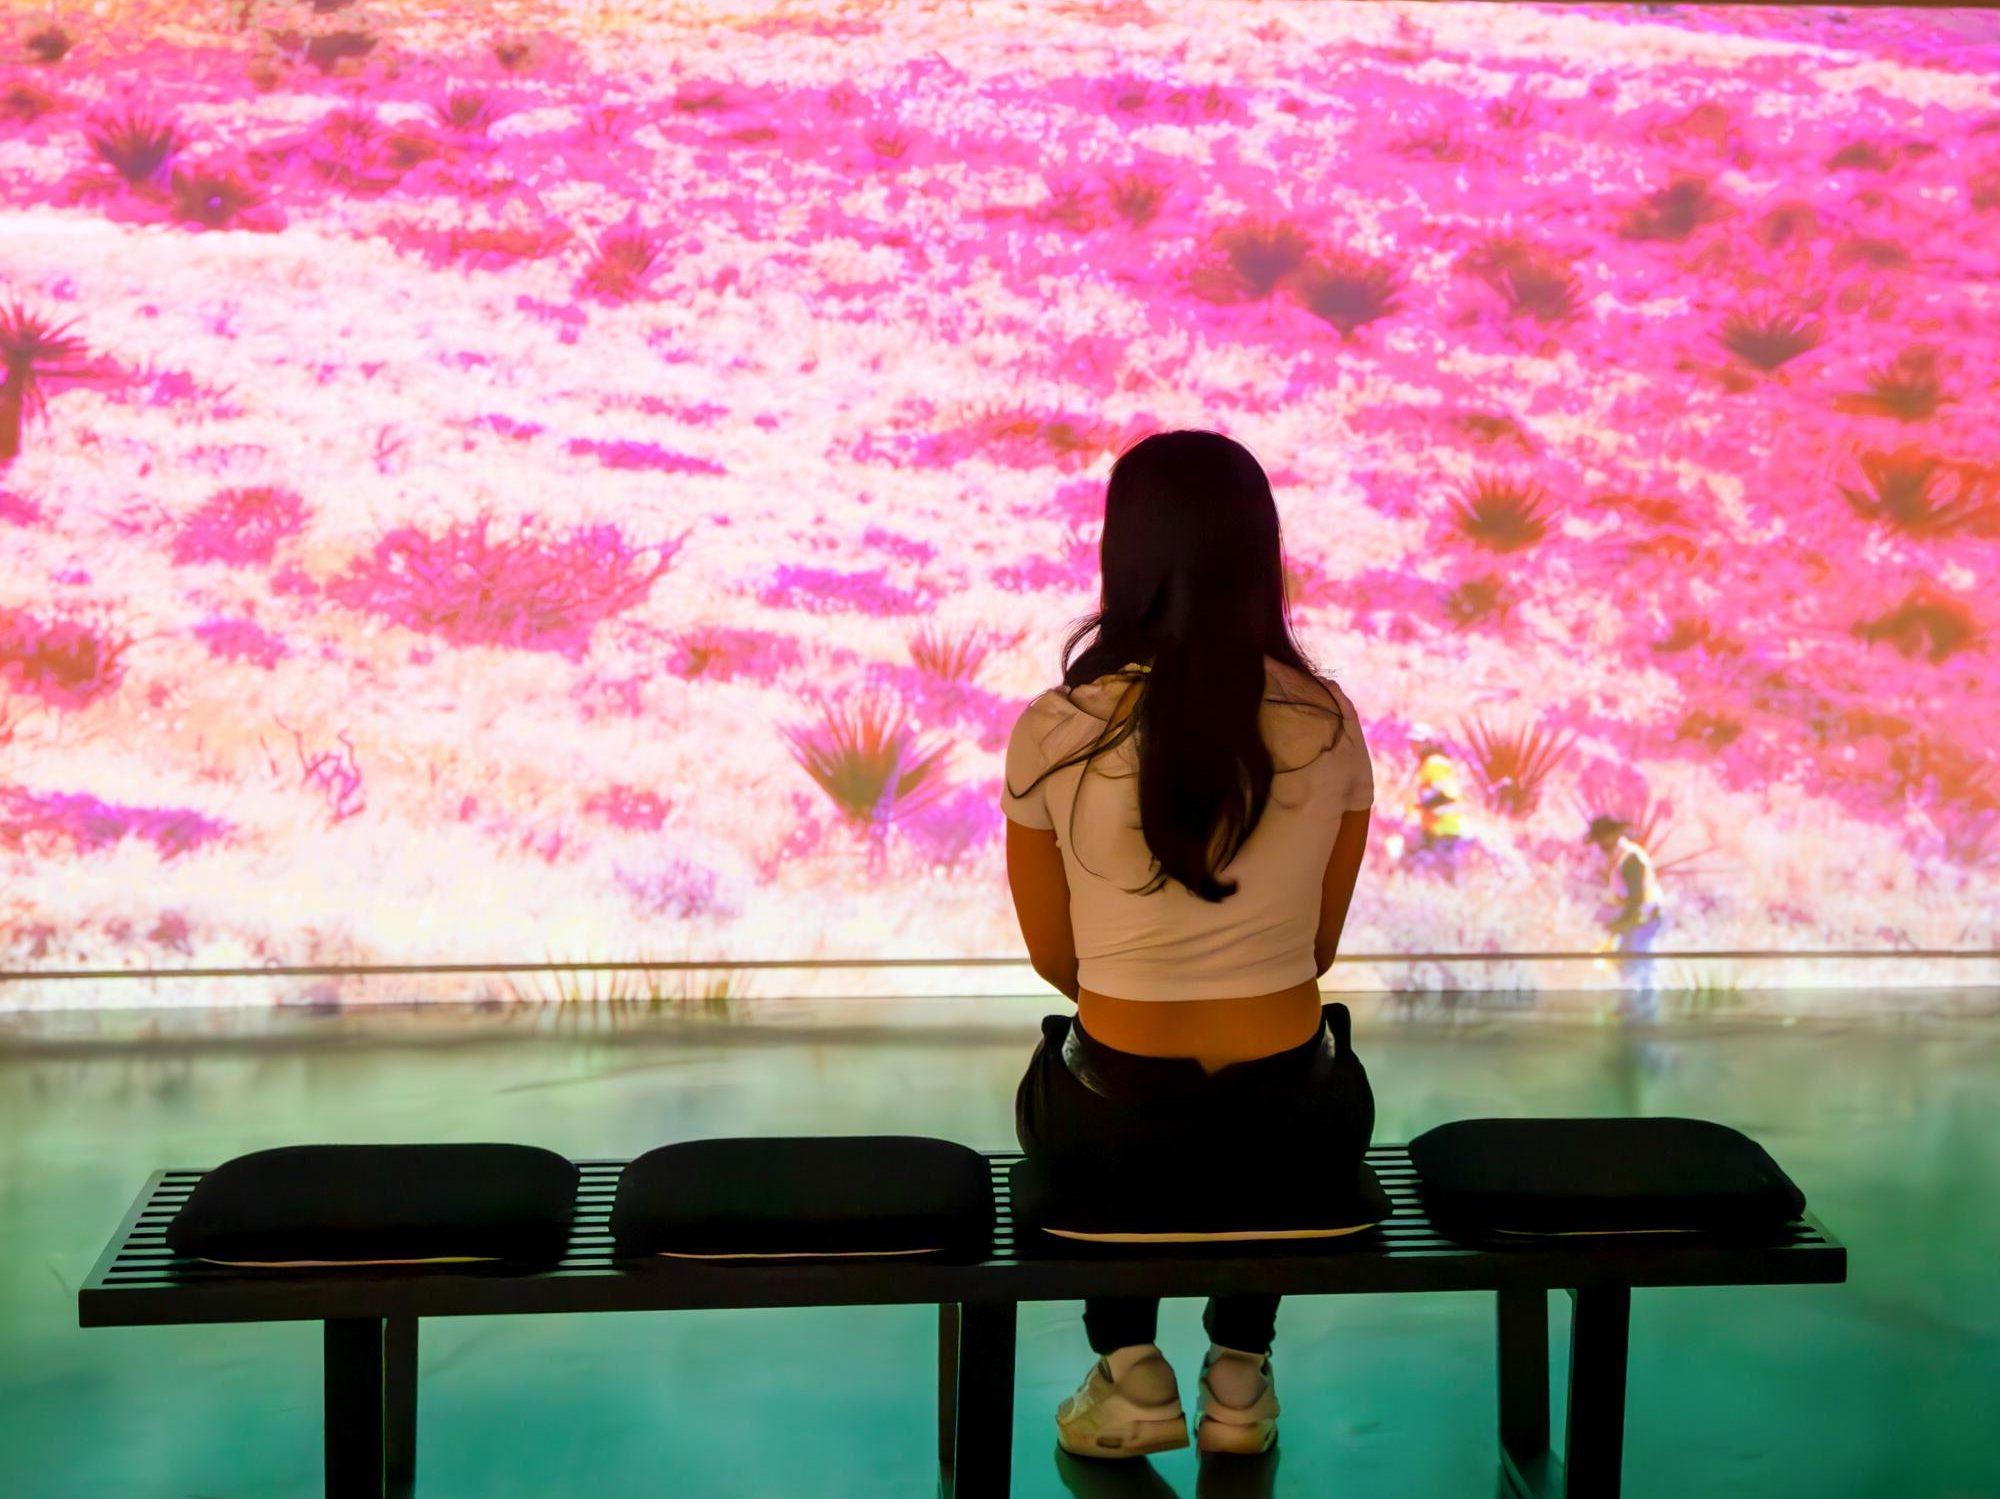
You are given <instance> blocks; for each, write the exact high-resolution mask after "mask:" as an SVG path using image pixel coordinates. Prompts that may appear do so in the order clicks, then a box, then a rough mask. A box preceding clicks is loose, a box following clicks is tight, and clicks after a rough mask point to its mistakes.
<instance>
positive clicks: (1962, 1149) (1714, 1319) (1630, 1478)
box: [0, 1000, 2000, 1499]
mask: <svg viewBox="0 0 2000 1499" xmlns="http://www.w3.org/2000/svg"><path fill="white" fill-rule="evenodd" d="M960 1004H961V1006H962V1009H959V1010H952V1011H949V1012H945V1011H943V1010H942V1009H941V1008H940V1007H938V1006H933V1007H932V1011H931V1012H930V1013H932V1014H934V1015H936V1014H944V1013H949V1014H951V1015H952V1016H953V1017H954V1019H953V1022H952V1023H950V1024H936V1023H928V1024H911V1023H907V1022H904V1021H897V1022H895V1023H892V1024H888V1025H881V1024H873V1025H871V1024H868V1023H866V1022H867V1020H868V1019H869V1018H870V1017H869V1016H868V1015H866V1014H865V1013H863V1012H862V1011H861V1010H860V1009H858V1008H856V1007H852V1006H850V1007H848V1008H847V1009H846V1010H844V1011H843V1012H842V1013H840V1014H838V1015H827V1016H824V1017H822V1018H821V1019H818V1020H814V1019H812V1018H811V1017H809V1016H807V1015H806V1014H805V1013H804V1012H803V1011H801V1012H798V1013H797V1014H796V1015H794V1016H793V1017H792V1018H790V1019H789V1021H788V1023H785V1024H781V1025H770V1024H762V1023H738V1024H734V1025H712V1024H710V1025H700V1026H688V1025H681V1024H665V1025H659V1024H649V1025H639V1024H634V1023H630V1022H623V1023H619V1024H617V1025H612V1024H610V1023H609V1021H608V1019H606V1018H604V1017H600V1016H583V1015H574V1014H573V1015H570V1016H565V1017H561V1020H562V1023H546V1024H543V1025H541V1026H540V1027H539V1029H537V1028H535V1027H531V1026H526V1025H522V1024H519V1023H512V1024H507V1025H504V1026H503V1025H501V1024H500V1023H499V1022H498V1021H496V1020H492V1019H488V1020H485V1021H468V1022H465V1023H462V1024H455V1025H449V1026H446V1027H444V1028H443V1029H442V1030H441V1031H438V1032H436V1033H426V1034H423V1035H419V1034H417V1033H416V1032H415V1031H413V1030H412V1029H411V1028H410V1027H408V1026H406V1025H397V1026H390V1027H377V1028H373V1029H371V1028H370V1027H367V1026H356V1025H355V1024H354V1023H352V1022H351V1021H349V1020H347V1019H341V1020H338V1021H336V1020H330V1019H320V1020H314V1019H311V1018H301V1019H297V1020H293V1021H287V1022H285V1023H280V1024H275V1025H273V1024H269V1023H260V1024H259V1025H257V1026H255V1027H252V1028H251V1031H252V1032H254V1033H244V1032H243V1028H242V1027H240V1026H239V1025H238V1024H237V1023H236V1022H234V1021H232V1020H230V1019H229V1018H228V1017H217V1020H216V1023H215V1025H214V1027H213V1033H212V1034H210V1033H208V1030H207V1029H206V1028H205V1027H204V1026H203V1025H202V1024H201V1023H194V1024H188V1023H186V1022H185V1021H184V1023H183V1024H182V1025H181V1026H180V1027H178V1028H177V1029H176V1030H175V1033H174V1035H173V1036H171V1037H170V1038H168V1039H165V1040H161V1041H158V1042H155V1043H151V1044H130V1043H125V1044H109V1043H106V1042H103V1041H93V1040H89V1039H71V1040H67V1041H55V1040H52V1039H50V1037H49V1035H48V1034H47V1032H46V1031H44V1032H43V1033H42V1034H40V1035H37V1036H33V1037H30V1036H28V1035H25V1034H23V1033H21V1031H20V1030H19V1029H18V1028H15V1029H13V1030H10V1029H8V1028H6V1027H0V1206H4V1213H5V1217H4V1223H5V1226H6V1240H7V1246H8V1250H9V1252H8V1253H7V1255H6V1256H5V1259H4V1261H0V1495H7V1496H20V1499H100V1496H102V1499H112V1496H116V1499H146V1496H162V1499H165V1496H172V1499H197V1496H199V1499H223V1496H229V1499H251V1496H258V1499H265V1496H268V1499H280V1496H283V1499H292V1496H299V1499H303V1496H307V1495H311V1494H314V1493H316V1492H317V1485H318V1478H319V1460H320V1457H319V1426H318V1422H319V1386H318V1359H319V1342H318V1327H317V1326H316V1325H314V1324H286V1325H275V1326H248V1327H221V1328H210V1329H202V1328H164V1329H144V1328H134V1329H115V1328H113V1329H95V1330H92V1331H88V1332H84V1331H80V1330H78V1328H77V1326H76V1302H75V1295H74V1292H75V1288H76V1286H77V1284H78V1282H79V1281H80V1280H81V1279H82V1277H83V1276H84V1274H85V1273H86V1272H87V1270H88V1268H89V1266H90V1264H91V1262H92V1261H93V1259H94V1258H95V1257H96V1255H97V1253H98V1251H99V1249H100V1248H101V1247H102V1244H103V1241H104V1238H105V1236H106V1235H107V1234H108V1233H109V1232H110V1231H111V1230H112V1228H113V1227H115V1226H116V1224H117V1221H118V1218H119V1215H120V1214H121V1213H122V1211H123V1210H124V1208H125V1206H126V1204H127V1203H128V1201H129V1200H130V1198H131V1196H132V1193H133V1192H134V1190H135V1189H136V1188H137V1187H138V1185H139V1184H140V1182H141V1181H142V1180H143V1179H144V1177H145V1175H146V1173H147V1172H148V1171H149V1170H150V1169H152V1168H153V1167H155V1166H158V1165H165V1164H175V1165H210V1164H213V1163H214V1162H216V1161H218V1160H220V1159H222V1158H224V1157H227V1156H229V1155H232V1154H235V1153H238V1152H240V1151H244V1150H249V1149H254V1148H257V1147H260V1146H266V1145H274V1144H280V1143H288V1142H298V1141H305V1140H311V1139H342V1140H375V1141H400V1140H486V1139H494V1140H523V1141H529V1142H532V1143H534V1144H538V1145H545V1146H549V1147H551V1148H553V1149H555V1150H558V1151H562V1152H565V1153H567V1154H569V1155H572V1156H621V1155H629V1154H633V1153H636V1152H638V1151H641V1150H644V1149H646V1148H648V1147H650V1146H652V1145H656V1144H659V1143H662V1142H664V1141H668V1140H674V1139H681V1138H687V1137H691V1136H699V1135H710V1134H731V1133H759V1134H782V1133H793V1132H797V1133H807V1132H831V1131H842V1132H910V1133H925V1134H938V1135H945V1136H949V1137H952V1138H955V1139H959V1140H963V1141H965V1142H967V1143H969V1144H973V1145H979V1146H989V1147H1005V1146H1009V1145H1011V1144H1012V1127H1011V1119H1010V1108H1011V1102H1012V1095H1013V1087H1014V1082H1015V1079H1016V1077H1017V1076H1018V1075H1019V1072H1020V1069H1021V1065H1022V1062H1023V1060H1024V1058H1025V1056H1026V1053H1027V1051H1028V1049H1029V1047H1030V1045H1031V1044H1032V1041H1033V1038H1034V1022H1035V1018H1036V1017H1037V1016H1038V1015H1039V1014H1040V1013H1041V1010H1042V1008H1043V1007H1042V1006H1041V1005H1040V1004H1039V1003H1037V1002H1033V1001H1029V1002H1019V1001H998V1000H982V1001H965V1002H960ZM961 1014H962V1017H963V1023H962V1024H961V1023H958V1020H957V1018H956V1017H958V1016H960V1015H961ZM1357 1045H1358V1046H1359V1047H1360V1049H1361V1053H1362V1056H1363V1058H1364V1060H1365V1061H1366V1062H1367V1064H1368V1066H1369V1069H1370V1072H1371V1074H1372V1076H1373V1079H1374V1084H1375V1090H1376V1096H1377V1099H1378V1101H1379V1105H1380V1126H1379V1128H1378V1131H1377V1135H1378V1138H1380V1139H1383V1140H1402V1139H1407V1138H1409V1137H1410V1136H1411V1135H1412V1134H1414V1133H1416V1132H1418V1131H1420V1130H1422V1129H1424V1128H1426V1127H1428V1126H1429V1125H1431V1124H1434V1123H1437V1122H1439V1121H1440V1120H1444V1119H1448V1118H1454V1117H1462V1116H1467V1115H1479V1114H1495V1113H1541V1114H1600V1113H1606V1114H1608V1113H1627V1112H1640V1113H1657V1114H1691V1115H1700V1116H1704V1117H1708V1118H1713V1119H1718V1120H1722V1121H1724V1122H1727V1123H1730V1124H1734V1125H1737V1126H1739V1127H1741V1128H1743V1129H1746V1130H1748V1131H1750V1132H1751V1133H1752V1134H1754V1135H1755V1136H1756V1137H1757V1138H1758V1139H1760V1140H1761V1141H1763V1142H1764V1143H1765V1144H1766V1145H1767V1146H1768V1147H1769V1148H1770V1150H1771V1151H1772V1153H1773V1154H1774V1155H1775V1156H1776V1157H1777V1158H1778V1160H1779V1161H1780V1162H1781V1163H1783V1164H1784V1165H1785V1166H1786V1168H1787V1169H1788V1170H1790V1171H1791V1173H1792V1174H1793V1175H1794V1177H1795V1178H1796V1179H1797V1180H1798V1181H1799V1183H1800V1184H1801V1185H1802V1186H1803V1187H1804V1188H1805V1191H1806V1193H1807V1196H1808V1198H1809V1200H1810V1201H1811V1203H1812V1206H1813V1207H1814V1209H1815V1210H1816V1211H1817V1212H1818V1213H1819V1214H1820V1215H1821V1217H1822V1218H1823V1219H1824V1220H1825V1221H1826V1222H1827V1224H1828V1226H1829V1227H1830V1228H1832V1229H1833V1231H1834V1232H1835V1233H1837V1234H1839V1235H1840V1236H1842V1237H1843V1238H1844V1239H1845V1240H1846V1241H1847V1243H1848V1245H1849V1247H1850V1251H1851V1255H1852V1259H1851V1280H1850V1282H1849V1283H1848V1284H1847V1285H1844V1286H1824V1287H1819V1286H1808V1287H1780V1288H1774V1289H1769V1290H1759V1289H1722V1290H1669V1291H1650V1292H1648V1291H1642V1292H1640V1293H1638V1294H1637V1295H1636V1296H1635V1298H1634V1301H1633V1309H1632V1369H1631V1386H1630V1405H1629V1424H1628V1430H1629V1438H1628V1445H1627V1449H1626V1469H1625V1471H1626V1492H1627V1494H1629V1495H1631V1496H1634V1499H1645V1496H1661V1499H1663V1496H1667V1495H1676V1496H1678V1495H1688V1494H1700V1495H1703V1496H1719V1495H1735V1494H1742V1495H1758V1496H1766V1499H1786V1496H1797V1499H1833V1496H1850V1495H1851V1496H1862V1495H1869V1496H1873V1495H1883V1496H1897V1499H1976V1496H1993V1499H2000V1443H1996V1440H1995V1419H1996V1413H2000V1026H1996V1025H1995V1024H1993V1023H1990V1022H1988V1023H1983V1024H1982V1023H1978V1022H1944V1021H1939V1022H1926V1023H1905V1024H1897V1023H1893V1022H1885V1023H1883V1024H1880V1025H1820V1026H1812V1025H1808V1024H1799V1025H1795V1026H1777V1025H1762V1026H1754V1027H1753V1026H1747V1025H1737V1026H1733V1027H1724V1026H1721V1025H1716V1026H1711V1027H1686V1026H1683V1027H1673V1028H1668V1029H1666V1030H1664V1031H1662V1032H1660V1033H1658V1034H1657V1035H1655V1036H1654V1037H1651V1038H1641V1037H1638V1036H1636V1035H1634V1034H1631V1033H1622V1032H1620V1031H1618V1030H1617V1029H1615V1028H1600V1027H1591V1026H1557V1025H1547V1024H1540V1023H1536V1022H1532V1021H1516V1022H1508V1021H1505V1020H1498V1021H1494V1022H1492V1023H1484V1024H1482V1023H1477V1022H1475V1023H1470V1024H1468V1023H1459V1024H1452V1025H1442V1024H1407V1023H1397V1022H1394V1021H1391V1020H1389V1019H1386V1018H1379V1017H1373V1016H1372V1015H1371V1013H1370V1012H1366V1011H1364V1012H1363V1015H1362V1020H1361V1023H1360V1025H1359V1027H1358V1031H1357ZM1076 1311H1077V1308H1076V1306H1075V1305H1074V1304H1070V1303H1047V1304H1036V1305H1030V1306H1026V1307H1024V1308H1022V1318H1021V1349H1020V1375H1019V1386H1018V1416H1017V1421H1016V1427H1015V1432H1016V1435H1015V1464H1016V1469H1015V1473H1016V1476H1015V1484H1014V1493H1015V1494H1017V1495H1021V1496H1044V1495H1060V1494H1063V1493H1066V1492H1077V1493H1083V1494H1106V1495H1142V1494H1143V1495H1166V1494H1180V1495H1183V1496H1190V1495H1195V1494H1201V1495H1205V1496H1221V1495H1224V1494H1228V1495H1238V1496H1241V1495H1259V1494H1276V1495H1292V1496H1305V1495H1315V1496H1317V1495H1331V1494H1339V1495H1343V1496H1352V1499H1362V1496H1384V1499H1390V1496H1393V1499H1426V1496H1439V1499H1444V1496H1452V1499H1458V1496H1465V1495H1480V1496H1485V1495H1489V1494H1491V1493H1492V1491H1493V1473H1494V1449H1493V1351H1492V1343H1491V1321H1492V1307H1491V1302H1490V1298H1487V1297H1481V1296H1473V1295H1437V1296H1424V1297H1417V1296H1402V1297H1350V1298H1322V1299H1318V1300H1311V1301H1293V1302H1290V1303H1288V1304H1287V1307H1286V1309H1285V1311H1284V1313H1283V1315H1282V1317H1281V1320H1280V1324H1279V1332H1278V1339H1279V1341H1278V1349H1277V1370H1278V1377H1279V1388H1280V1391H1281V1392H1282V1394H1283V1396H1284V1400H1285V1418H1284V1435H1283V1440H1282V1445H1281V1452H1280V1454H1279V1457H1278V1459H1277V1461H1276V1462H1275V1463H1266V1464H1252V1465H1250V1466H1249V1467H1247V1468H1243V1467H1238V1468H1234V1469H1230V1470H1227V1471H1223V1470H1216V1471H1212V1472H1209V1473H1207V1474H1202V1475H1199V1476H1198V1474H1197V1469H1196V1465H1195V1463H1194V1461H1193V1459H1192V1457H1191V1456H1190V1455H1189V1454H1186V1453H1177V1454H1173V1455H1171V1456H1169V1457H1166V1458H1162V1459H1158V1460H1156V1461H1155V1462H1154V1464H1153V1465H1152V1467H1151V1469H1150V1470H1141V1471H1139V1472H1131V1471H1129V1470H1122V1471H1121V1470H1118V1469H1116V1468H1115V1467H1109V1468H1108V1467H1107V1465H1090V1467H1089V1468H1088V1469H1083V1468H1077V1467H1074V1466H1072V1467H1061V1466H1059V1465H1058V1463H1057V1462H1056V1460H1055V1447H1054V1438H1053V1427H1052V1425H1051V1421H1050V1412H1051V1411H1052V1409H1053V1407H1054V1405H1055V1403H1056V1401H1057V1400H1058V1399H1059V1398H1060V1397H1061V1396H1062V1395H1064V1394H1066V1393H1067V1392H1068V1391H1069V1389H1070V1388H1071V1387H1072V1386H1073V1385H1074V1384H1075V1382H1076V1380H1077V1378H1078V1377H1079V1376H1080V1375H1081V1374H1082V1372H1083V1370H1084V1367H1085V1365H1086V1363H1087V1361H1088V1354H1087V1353H1086V1351H1085V1347H1084V1343H1083V1340H1082V1335H1081V1331H1080V1328H1079V1326H1078V1324H1077V1321H1076ZM933 1315H934V1314H933V1313H932V1312H931V1311H930V1310H928V1309H924V1308H867V1309H858V1310H856V1309H834V1310H812V1311H761V1312H736V1313H730V1312H709V1313H667V1314H659V1313H654V1314H639V1315H622V1316H621V1315H605V1316H593V1317H567V1318H564V1317H529V1318H514V1319H487V1318H462V1319H447V1320H441V1321H432V1322H426V1323H425V1324H424V1330H423V1340H424V1341H423V1353H422V1361H421V1370H422V1407H421V1416H420V1435H419V1441H418V1448H419V1459H418V1463H419V1466H418V1492H419V1493H420V1494H423V1495H430V1496H450V1499H464V1496H481V1499H514V1496H519V1499H558V1496H567V1495H593V1494H605V1495H610V1494H616V1495H649V1494H658V1495H662V1496H669V1495H670V1496H675V1499H679V1496H690V1499H725V1496H738V1495H741V1496H758V1499H766V1496H785V1499H805V1496H811V1495H842V1496H845V1495H870V1496H873V1495H911V1496H922V1495H928V1494H930V1493H932V1492H933V1482H934V1479H933V1468H932V1466H931V1459H932V1441H933V1438H932V1421H933V1415H932V1409H933V1408H932V1403H931V1402H932V1399H933V1383H932V1381H933V1375H932V1364H931V1359H932V1357H933V1352H932V1349H933V1343H932V1339H933V1336H934V1331H933V1330H934V1321H933ZM1561 1316H1562V1312H1561V1310H1560V1306H1559V1305H1558V1310H1557V1317H1558V1325H1559V1326H1560V1325H1561V1323H1560V1319H1561ZM1162 1342H1163V1344H1164V1345H1165V1346H1166V1349H1167V1352H1168V1353H1169V1355H1170V1356H1171V1357H1172V1358H1173V1359H1174V1360H1175V1362H1176V1364H1177V1365H1178V1366H1179V1367H1180V1368H1181V1369H1182V1370H1183V1377H1184V1379H1185V1378H1186V1377H1187V1371H1189V1370H1191V1369H1192V1368H1193V1367H1194V1366H1195V1364H1196V1363H1197V1361H1198V1359H1199V1354H1200V1349H1201V1346H1202V1340H1201V1335H1200V1333H1199V1331H1198V1329H1197V1326H1196V1308H1195V1305H1194V1304H1193V1303H1191V1302H1188V1303H1170V1304H1169V1306H1168V1308H1167V1315H1166V1318H1165V1320H1164V1324H1163V1332H1162Z"/></svg>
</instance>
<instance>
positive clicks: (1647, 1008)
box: [1584, 817, 1666, 1020]
mask: <svg viewBox="0 0 2000 1499" xmlns="http://www.w3.org/2000/svg"><path fill="white" fill-rule="evenodd" d="M1584 836H1585V838H1586V839H1587V840H1588V841H1589V842H1591V843H1594V844H1596V845H1597V846H1598V847H1599V848H1600V849H1602V850H1603V851H1604V854H1605V859H1606V862H1607V865H1608V868H1609V873H1610V883H1611V899H1610V902H1609V903H1608V904H1607V905H1606V906H1605V908H1604V910H1603V912H1602V916H1603V920H1604V930H1605V938H1604V941H1603V942H1602V943H1600V944H1599V950H1600V951H1617V952H1621V953H1638V954H1640V955H1641V956H1639V957H1629V958H1626V959H1625V960H1624V961H1623V962H1621V963H1620V964H1619V965H1618V970H1619V971H1618V987H1619V992H1620V1004H1619V1010H1620V1013H1621V1014H1623V1015H1624V1016H1625V1017H1626V1018H1627V1019H1630V1020H1656V1019H1658V1018H1659V1013H1660V986H1659V974H1658V972H1657V969H1658V967H1659V960H1658V959H1657V958H1655V957H1653V956H1652V953H1653V949H1654V948H1655V947H1656V946H1657V945H1658V944H1659V938H1660V927H1661V925H1662V924H1663V923H1664V922H1665V920H1666V907H1665V903H1664V901H1663V899H1662V896H1661V891H1660V876H1659V871H1658V870H1656V869H1655V868H1654V867H1653V856H1652V855H1651V854H1650V853H1648V852H1647V851H1646V849H1645V847H1644V845H1642V844H1641V843H1640V842H1639V840H1638V839H1636V838H1634V837H1633V836H1632V825H1631V824H1630V823H1628V822H1625V821H1623V820H1622V819H1620V818H1616V817H1593V818H1592V819H1591V820H1590V831H1589V832H1588V833H1586V834H1585V835H1584Z"/></svg>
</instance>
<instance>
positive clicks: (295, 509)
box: [173, 485, 306, 567]
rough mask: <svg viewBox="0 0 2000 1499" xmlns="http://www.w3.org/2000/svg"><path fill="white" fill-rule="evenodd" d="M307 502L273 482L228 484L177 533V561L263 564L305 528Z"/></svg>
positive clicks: (234, 565)
mask: <svg viewBox="0 0 2000 1499" xmlns="http://www.w3.org/2000/svg"><path fill="white" fill-rule="evenodd" d="M305 523H306V502H305V500H304V499H303V498H301V497H300V496H299V495H298V494H297V493H295V492H294V491H292V490H289V489H282V488H278V487H275V486H272V485H258V486H255V487H252V488H247V489H224V490H220V491H218V492H217V493H216V494H214V495H212V496H210V497H209V498H208V499H206V500H204V501H203V502H202V503H201V504H200V505H199V506H197V507H196V508H195V509H194V510H193V512H191V513H190V514H189V515H188V517H187V519H186V520H184V521H183V522H182V523H181V527H180V530H179V532H178V533H177V534H176V535H175V537H174V550H173V557H174V561H176V562H180V563H190V562H221V563H225V564H227V565H228V566H230V567H250V566H261V565H263V564H266V563H268V562H270V560H271V559H272V558H273V557H274V556H275V555H276V554H277V550H278V543H279V542H281V541H284V540H285V539H286V538H288V537H292V536H296V535H298V534H299V532H300V531H302V530H304V529H305Z"/></svg>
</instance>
